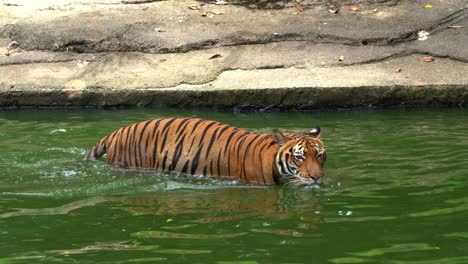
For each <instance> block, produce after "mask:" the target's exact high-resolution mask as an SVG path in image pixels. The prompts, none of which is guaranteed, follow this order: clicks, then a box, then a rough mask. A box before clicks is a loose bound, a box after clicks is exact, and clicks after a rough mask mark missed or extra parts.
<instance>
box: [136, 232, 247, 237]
mask: <svg viewBox="0 0 468 264" xmlns="http://www.w3.org/2000/svg"><path fill="white" fill-rule="evenodd" d="M246 234H247V233H234V234H184V233H173V232H164V231H141V232H137V233H134V234H132V236H133V237H137V238H181V239H187V238H188V239H224V238H232V237H238V236H243V235H246Z"/></svg>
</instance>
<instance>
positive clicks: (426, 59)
mask: <svg viewBox="0 0 468 264" xmlns="http://www.w3.org/2000/svg"><path fill="white" fill-rule="evenodd" d="M421 61H422V62H432V61H434V58H433V57H432V56H427V57H422V58H421Z"/></svg>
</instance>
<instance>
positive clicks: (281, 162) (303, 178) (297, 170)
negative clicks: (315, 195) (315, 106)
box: [272, 127, 326, 186]
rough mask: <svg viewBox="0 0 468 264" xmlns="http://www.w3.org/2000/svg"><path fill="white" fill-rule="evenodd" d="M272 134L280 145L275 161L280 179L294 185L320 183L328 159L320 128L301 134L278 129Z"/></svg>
mask: <svg viewBox="0 0 468 264" xmlns="http://www.w3.org/2000/svg"><path fill="white" fill-rule="evenodd" d="M272 135H273V140H274V141H275V142H276V144H277V146H278V152H277V154H276V157H275V162H276V168H277V169H278V172H279V174H280V179H279V180H280V181H281V182H283V183H284V184H286V185H293V186H305V185H313V184H320V183H321V179H320V178H321V177H322V176H323V166H324V163H325V159H326V150H325V147H324V144H323V142H322V140H321V139H320V137H321V133H320V128H319V127H316V128H314V129H312V130H311V131H310V132H309V133H301V134H283V133H281V132H280V131H277V130H276V131H273V134H272Z"/></svg>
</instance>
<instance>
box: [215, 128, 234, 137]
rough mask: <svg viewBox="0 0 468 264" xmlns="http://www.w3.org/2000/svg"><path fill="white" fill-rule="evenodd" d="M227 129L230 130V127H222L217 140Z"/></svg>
mask: <svg viewBox="0 0 468 264" xmlns="http://www.w3.org/2000/svg"><path fill="white" fill-rule="evenodd" d="M229 128H231V126H228V125H225V126H224V127H223V129H221V131H219V135H218V138H217V139H219V138H220V137H221V136H222V135H223V133H224V132H226V130H228V129H229Z"/></svg>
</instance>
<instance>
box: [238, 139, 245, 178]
mask: <svg viewBox="0 0 468 264" xmlns="http://www.w3.org/2000/svg"><path fill="white" fill-rule="evenodd" d="M247 138H248V136H247V135H246V134H245V133H244V134H243V135H241V136H240V137H239V139H238V140H240V141H239V143H238V144H237V163H238V166H239V167H240V168H239V174H240V175H239V177H240V178H242V172H243V171H244V167H245V164H243V163H242V162H240V154H241V149H242V146H243V145H244V142H245V141H246V140H247ZM244 176H245V175H244ZM244 178H245V177H244Z"/></svg>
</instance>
